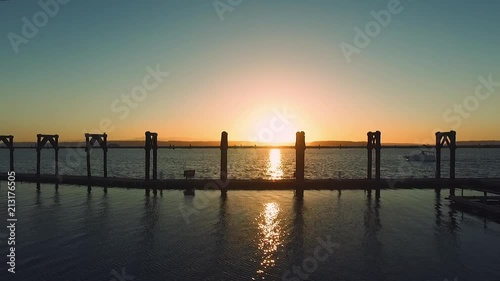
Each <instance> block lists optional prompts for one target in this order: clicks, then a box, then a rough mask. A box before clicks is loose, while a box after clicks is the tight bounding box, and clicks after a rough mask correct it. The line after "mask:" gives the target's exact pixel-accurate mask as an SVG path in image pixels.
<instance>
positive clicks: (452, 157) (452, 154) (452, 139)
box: [448, 131, 457, 179]
mask: <svg viewBox="0 0 500 281" xmlns="http://www.w3.org/2000/svg"><path fill="white" fill-rule="evenodd" d="M456 141H457V133H456V132H455V131H450V143H449V145H448V146H449V147H450V179H455V150H456V149H457V144H456Z"/></svg>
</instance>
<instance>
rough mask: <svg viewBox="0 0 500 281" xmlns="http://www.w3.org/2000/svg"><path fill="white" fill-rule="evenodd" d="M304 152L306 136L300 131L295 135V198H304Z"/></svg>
mask: <svg viewBox="0 0 500 281" xmlns="http://www.w3.org/2000/svg"><path fill="white" fill-rule="evenodd" d="M305 151H306V134H305V133H304V132H303V131H301V132H297V133H296V134H295V181H296V185H297V186H296V189H295V195H296V196H297V197H303V196H304V186H303V183H304V165H305Z"/></svg>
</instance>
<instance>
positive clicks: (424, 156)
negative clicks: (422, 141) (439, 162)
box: [405, 150, 436, 162]
mask: <svg viewBox="0 0 500 281" xmlns="http://www.w3.org/2000/svg"><path fill="white" fill-rule="evenodd" d="M405 159H406V160H408V161H420V162H434V161H436V154H435V153H434V151H427V150H422V151H420V153H415V154H412V155H409V156H405Z"/></svg>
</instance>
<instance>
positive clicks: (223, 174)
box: [220, 131, 229, 196]
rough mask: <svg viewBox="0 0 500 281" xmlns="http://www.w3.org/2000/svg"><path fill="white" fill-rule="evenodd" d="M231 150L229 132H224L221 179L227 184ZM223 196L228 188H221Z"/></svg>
mask: <svg viewBox="0 0 500 281" xmlns="http://www.w3.org/2000/svg"><path fill="white" fill-rule="evenodd" d="M228 148H229V144H228V139H227V132H226V131H224V132H222V133H221V137H220V179H221V181H222V182H224V183H225V182H226V180H227V149H228ZM220 191H221V195H223V196H224V195H226V194H227V187H226V186H225V185H224V187H221V190H220Z"/></svg>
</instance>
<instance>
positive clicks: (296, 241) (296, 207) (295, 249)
mask: <svg viewBox="0 0 500 281" xmlns="http://www.w3.org/2000/svg"><path fill="white" fill-rule="evenodd" d="M293 215H294V216H293V220H292V227H291V231H290V235H289V237H290V238H289V239H290V240H289V244H288V245H287V247H286V248H287V249H289V251H288V253H287V264H288V265H289V266H288V267H287V268H291V267H292V266H293V265H301V264H302V262H303V260H304V258H305V246H304V199H303V198H300V197H295V198H294V201H293Z"/></svg>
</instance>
